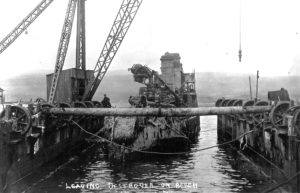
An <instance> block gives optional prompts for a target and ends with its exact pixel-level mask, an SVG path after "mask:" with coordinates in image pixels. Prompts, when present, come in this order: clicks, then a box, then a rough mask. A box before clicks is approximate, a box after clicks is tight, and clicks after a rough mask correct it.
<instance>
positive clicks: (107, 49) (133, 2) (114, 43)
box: [83, 0, 142, 100]
mask: <svg viewBox="0 0 300 193" xmlns="http://www.w3.org/2000/svg"><path fill="white" fill-rule="evenodd" d="M141 3H142V0H123V2H122V4H121V7H120V9H119V12H118V14H117V16H116V18H115V21H114V23H113V26H112V28H111V30H110V32H109V35H108V37H107V39H106V42H105V44H104V47H103V49H102V52H101V54H100V57H99V58H98V61H97V63H96V66H95V68H94V73H95V79H94V80H92V81H90V82H89V83H88V86H87V88H86V90H85V93H84V95H83V100H91V99H92V97H93V95H94V94H95V92H96V90H97V88H98V86H99V84H100V83H101V81H102V79H103V77H104V75H105V74H106V72H107V69H108V68H109V66H110V64H111V62H112V60H113V58H114V56H115V54H116V52H117V51H118V49H119V47H120V45H121V43H122V41H123V39H124V37H125V35H126V33H127V31H128V29H129V27H130V25H131V23H132V21H133V19H134V17H135V15H136V13H137V11H138V9H139V7H140V5H141Z"/></svg>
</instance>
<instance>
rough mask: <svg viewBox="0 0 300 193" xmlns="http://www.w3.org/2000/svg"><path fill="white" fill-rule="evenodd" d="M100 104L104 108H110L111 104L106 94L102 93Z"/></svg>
mask: <svg viewBox="0 0 300 193" xmlns="http://www.w3.org/2000/svg"><path fill="white" fill-rule="evenodd" d="M101 103H102V105H103V107H105V108H110V107H111V104H110V99H109V98H108V97H107V96H106V94H104V99H103V100H102V102H101Z"/></svg>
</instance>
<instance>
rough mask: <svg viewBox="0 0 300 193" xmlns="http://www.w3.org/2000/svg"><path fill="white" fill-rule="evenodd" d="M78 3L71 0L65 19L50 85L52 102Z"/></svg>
mask: <svg viewBox="0 0 300 193" xmlns="http://www.w3.org/2000/svg"><path fill="white" fill-rule="evenodd" d="M76 3H77V0H69V4H68V8H67V12H66V17H65V21H64V25H63V29H62V33H61V37H60V41H59V47H58V51H57V56H56V63H55V68H54V73H53V77H52V82H51V87H50V94H49V99H48V102H49V103H50V104H52V103H53V102H54V97H55V93H56V88H57V83H58V81H59V75H60V72H61V71H62V68H63V66H64V62H65V58H66V55H67V51H68V45H69V42H70V37H71V32H72V26H73V20H74V15H75V9H76Z"/></svg>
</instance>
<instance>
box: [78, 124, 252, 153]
mask: <svg viewBox="0 0 300 193" xmlns="http://www.w3.org/2000/svg"><path fill="white" fill-rule="evenodd" d="M72 122H73V123H74V124H75V125H77V126H78V127H79V128H80V129H81V130H82V131H84V132H85V133H87V134H90V135H92V136H94V137H96V138H99V139H101V140H103V141H106V142H108V143H112V144H114V145H116V146H118V147H121V148H125V149H128V150H130V151H135V152H139V153H145V154H156V155H182V154H187V153H191V152H196V151H197V152H198V151H204V150H207V149H212V148H215V147H220V146H223V145H227V144H230V143H232V142H235V141H237V140H239V139H241V138H242V137H244V136H245V135H248V134H250V133H252V132H253V131H254V130H251V131H248V132H245V133H244V134H242V135H240V136H238V137H237V138H235V139H233V140H230V141H227V142H225V143H222V144H217V145H213V146H210V147H205V148H201V149H195V150H194V151H184V152H174V153H171V152H156V151H144V150H137V149H133V148H130V147H127V146H124V145H120V144H118V143H116V142H113V141H110V140H108V139H106V138H104V137H100V136H98V135H96V134H94V133H91V132H89V131H87V130H85V129H84V128H82V127H81V126H80V125H79V124H78V123H76V122H75V121H73V120H72Z"/></svg>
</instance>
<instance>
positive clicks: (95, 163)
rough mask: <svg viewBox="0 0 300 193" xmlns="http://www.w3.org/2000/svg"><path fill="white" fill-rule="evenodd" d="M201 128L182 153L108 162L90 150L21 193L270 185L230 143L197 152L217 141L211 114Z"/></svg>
mask: <svg viewBox="0 0 300 193" xmlns="http://www.w3.org/2000/svg"><path fill="white" fill-rule="evenodd" d="M201 128H202V131H203V132H201V133H200V136H199V141H198V142H197V143H196V144H194V145H193V147H192V151H191V152H190V153H187V154H185V155H180V156H168V157H162V156H154V157H152V158H151V159H146V160H139V161H131V162H125V163H124V164H113V163H110V162H109V161H108V160H107V158H106V156H105V155H103V153H102V151H101V150H100V149H99V148H94V149H93V150H91V151H90V152H89V153H87V154H84V155H82V156H80V157H79V158H78V159H75V160H73V161H70V162H68V163H67V164H64V165H63V167H61V168H60V169H58V170H56V172H53V173H52V175H50V176H49V177H48V178H47V179H45V180H42V181H41V182H40V183H37V184H35V185H34V186H30V188H29V189H28V191H27V192H34V193H35V192H36V193H38V192H48V193H56V192H74V193H75V192H260V191H262V190H264V189H266V188H267V187H269V186H271V185H273V184H272V182H271V181H270V180H269V179H268V178H266V177H264V176H263V175H262V174H261V173H260V172H259V171H258V170H257V169H256V168H255V167H254V166H253V165H252V164H251V163H250V162H249V161H248V160H247V159H246V158H245V157H244V156H242V155H240V154H239V153H238V152H237V151H236V150H234V149H232V148H231V147H230V146H224V147H218V148H212V149H207V150H205V151H197V150H200V149H201V148H204V147H208V146H212V145H216V144H217V131H216V117H215V116H207V117H201ZM205 131H207V132H205ZM44 173H45V172H41V174H35V178H39V177H38V176H44Z"/></svg>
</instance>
